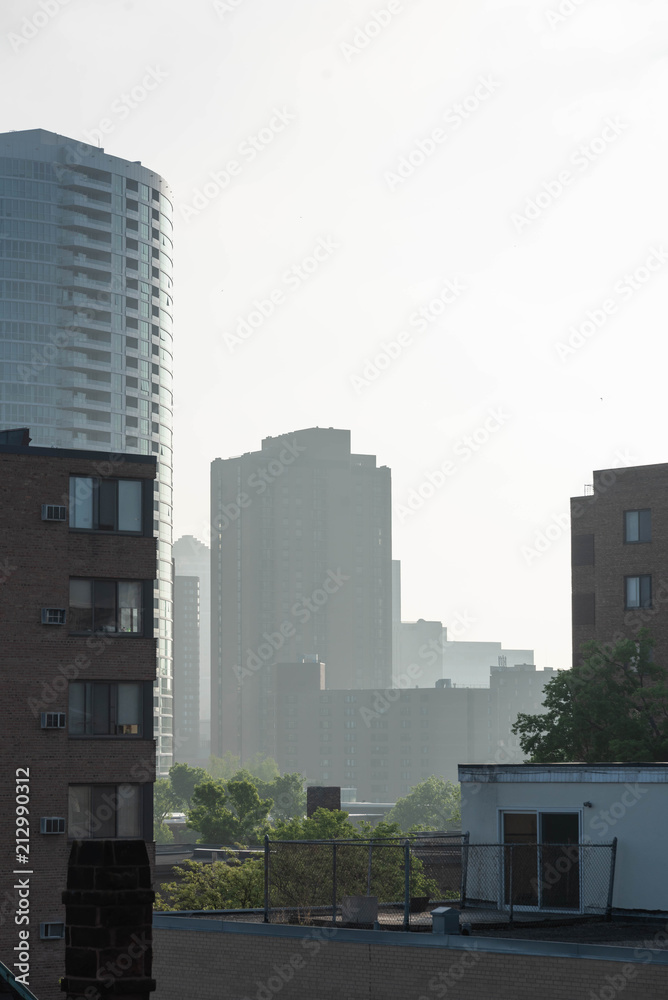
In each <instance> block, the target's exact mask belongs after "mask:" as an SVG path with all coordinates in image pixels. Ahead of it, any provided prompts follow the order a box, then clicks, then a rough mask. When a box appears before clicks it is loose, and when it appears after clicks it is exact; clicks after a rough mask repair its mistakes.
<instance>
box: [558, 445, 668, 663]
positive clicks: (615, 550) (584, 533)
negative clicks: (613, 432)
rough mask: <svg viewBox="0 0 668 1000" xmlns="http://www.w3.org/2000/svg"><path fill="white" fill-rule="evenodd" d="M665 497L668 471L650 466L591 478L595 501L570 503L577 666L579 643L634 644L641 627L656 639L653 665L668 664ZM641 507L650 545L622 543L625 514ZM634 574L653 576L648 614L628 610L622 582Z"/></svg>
mask: <svg viewBox="0 0 668 1000" xmlns="http://www.w3.org/2000/svg"><path fill="white" fill-rule="evenodd" d="M667 490H668V464H663V465H647V466H637V467H634V468H620V469H607V470H602V471H599V472H595V473H594V495H593V496H587V497H573V498H572V499H571V534H572V562H573V569H572V587H573V660H574V662H576V663H577V662H580V660H581V655H580V647H581V645H582V643H583V642H585V641H587V640H589V639H598V640H600V641H601V642H615V641H618V640H619V639H620V638H629V639H633V638H635V636H636V635H637V632H638V630H639V629H640V628H642V627H643V626H645V627H647V628H648V629H649V630H650V631H651V633H652V635H653V636H654V637H655V638H656V640H657V642H656V647H655V656H656V661H657V663H660V662H665V661H666V659H667V657H668V611H667V610H666V609H667V608H668V573H667V572H666V566H668V508H666V504H665V497H666V491H667ZM646 508H649V509H650V510H651V512H652V514H651V531H652V540H651V542H643V543H639V544H625V543H624V511H627V510H644V509H646ZM592 539H593V541H592ZM636 574H637V575H643V574H650V575H651V577H652V604H653V607H652V608H649V609H642V608H635V609H631V610H627V609H626V608H625V595H624V577H625V576H634V575H636ZM592 595H595V598H592Z"/></svg>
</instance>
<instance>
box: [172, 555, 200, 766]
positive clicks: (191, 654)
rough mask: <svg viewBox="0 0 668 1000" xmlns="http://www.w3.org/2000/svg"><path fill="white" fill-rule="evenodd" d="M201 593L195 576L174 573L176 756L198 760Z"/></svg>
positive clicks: (180, 760)
mask: <svg viewBox="0 0 668 1000" xmlns="http://www.w3.org/2000/svg"><path fill="white" fill-rule="evenodd" d="M199 607H200V593H199V579H198V578H197V577H196V576H178V575H175V576H174V733H175V737H176V741H175V745H174V759H175V760H176V761H178V763H184V762H185V763H187V764H192V763H194V762H196V761H198V760H199V756H200V750H199V720H200V708H199V692H200V674H199V640H200V612H199Z"/></svg>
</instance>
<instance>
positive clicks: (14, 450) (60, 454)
mask: <svg viewBox="0 0 668 1000" xmlns="http://www.w3.org/2000/svg"><path fill="white" fill-rule="evenodd" d="M0 455H34V456H46V457H49V456H50V457H51V458H89V459H97V460H98V461H101V462H111V463H112V464H113V465H122V463H123V462H134V463H137V464H140V465H157V463H158V459H157V457H156V456H155V455H135V454H129V453H126V452H113V451H88V450H87V449H83V448H43V447H41V446H40V445H38V446H37V447H34V448H33V446H32V445H27V446H26V445H20V444H0Z"/></svg>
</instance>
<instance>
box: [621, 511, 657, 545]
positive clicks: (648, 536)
mask: <svg viewBox="0 0 668 1000" xmlns="http://www.w3.org/2000/svg"><path fill="white" fill-rule="evenodd" d="M651 513H652V512H651V510H626V511H624V541H625V542H651V541H652V521H651Z"/></svg>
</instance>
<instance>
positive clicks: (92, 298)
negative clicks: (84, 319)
mask: <svg viewBox="0 0 668 1000" xmlns="http://www.w3.org/2000/svg"><path fill="white" fill-rule="evenodd" d="M86 291H87V294H85V293H84V292H69V291H67V292H65V293H64V294H63V297H62V299H61V301H60V302H59V303H58V305H59V306H60V307H61V308H63V309H68V310H69V309H75V308H76V309H78V308H80V307H83V309H84V310H89V311H90V310H93V311H96V310H97V311H100V310H102V311H103V312H105V313H109V311H110V309H111V295H110V293H109V292H102V291H100V292H98V291H96V290H95V289H93V288H91V289H86Z"/></svg>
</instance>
